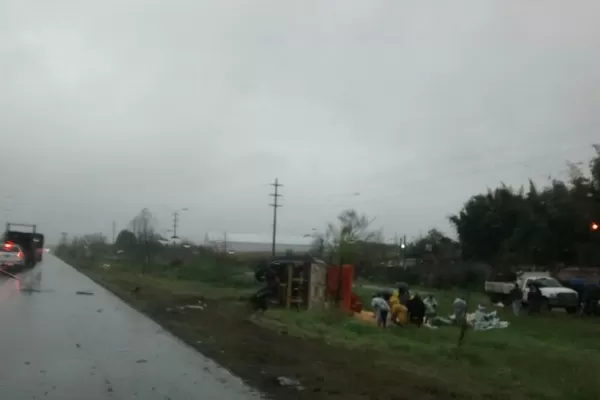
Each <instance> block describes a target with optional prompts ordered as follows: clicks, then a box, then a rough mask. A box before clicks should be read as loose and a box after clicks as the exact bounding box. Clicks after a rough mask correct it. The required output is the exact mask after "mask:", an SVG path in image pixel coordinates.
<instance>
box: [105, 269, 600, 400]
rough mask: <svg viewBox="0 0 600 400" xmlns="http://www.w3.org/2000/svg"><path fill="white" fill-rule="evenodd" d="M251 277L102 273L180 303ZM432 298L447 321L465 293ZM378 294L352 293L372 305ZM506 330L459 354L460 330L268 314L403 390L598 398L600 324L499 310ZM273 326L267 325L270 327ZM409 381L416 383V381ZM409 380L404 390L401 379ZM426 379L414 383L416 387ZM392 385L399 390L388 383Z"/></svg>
mask: <svg viewBox="0 0 600 400" xmlns="http://www.w3.org/2000/svg"><path fill="white" fill-rule="evenodd" d="M245 272H246V271H243V270H234V269H231V270H229V271H228V273H227V274H225V273H223V271H219V272H215V271H212V270H211V267H210V266H206V267H198V269H197V270H195V271H194V272H193V274H192V275H193V279H191V278H190V276H187V275H186V274H183V275H182V274H178V273H175V272H174V271H173V270H171V271H169V272H168V273H165V272H163V273H159V274H153V275H137V274H136V275H135V279H132V274H135V272H132V271H131V267H127V266H119V267H116V268H112V269H111V270H110V271H109V272H106V271H105V272H102V273H103V275H105V279H110V280H119V279H123V280H127V281H128V282H129V284H131V282H139V284H140V286H152V287H156V288H160V289H164V290H166V291H169V292H171V293H176V294H181V295H187V294H189V295H193V294H198V293H201V294H202V295H204V296H206V297H210V298H215V299H225V300H235V299H238V298H239V297H240V296H245V295H248V294H250V293H251V292H252V291H253V290H256V288H257V287H258V286H259V285H257V284H256V282H254V281H253V277H252V276H248V274H247V273H245ZM414 290H417V291H418V292H419V293H422V294H425V293H433V294H434V295H435V296H436V297H437V299H438V302H439V305H440V314H441V315H444V314H450V312H451V304H452V301H453V300H454V298H455V297H456V296H457V295H459V294H464V291H461V290H450V291H436V290H429V289H422V288H415V289H414ZM373 291H374V290H373V289H368V288H365V287H364V286H363V287H360V285H357V287H355V292H356V293H357V294H358V295H359V296H360V297H361V298H363V299H364V302H365V304H367V305H368V304H369V302H370V297H371V294H372V293H373ZM470 304H471V307H470V309H471V310H473V308H474V307H475V306H476V305H477V304H482V305H484V306H486V307H488V309H490V310H492V309H494V307H493V305H492V304H490V303H489V301H488V300H487V298H486V297H485V296H484V295H482V294H480V293H473V294H471V302H470ZM498 311H499V313H500V315H501V317H502V319H505V320H508V321H510V323H511V325H510V326H509V327H508V328H507V329H498V330H491V331H486V332H474V331H469V332H468V333H467V337H466V340H465V342H464V344H463V346H462V347H461V348H460V350H459V351H457V349H456V344H457V339H458V335H459V330H458V329H457V328H456V327H441V328H439V329H436V330H430V329H427V328H421V329H417V328H416V327H405V328H397V327H392V328H390V329H386V330H382V329H377V328H376V327H374V326H372V325H371V324H368V323H365V322H362V321H359V320H357V319H354V318H350V317H348V316H347V315H344V314H342V313H339V312H336V311H305V312H298V311H287V310H283V309H276V310H269V311H268V312H267V314H266V315H265V317H266V319H267V320H268V321H272V322H273V323H274V324H275V325H276V326H281V325H284V326H285V327H286V328H287V332H288V334H289V335H292V336H297V337H304V338H311V339H316V340H321V341H324V342H326V343H328V344H330V345H332V346H338V347H342V348H347V349H348V351H353V350H355V349H357V350H362V351H364V350H367V351H368V354H370V355H371V359H370V360H365V362H370V363H372V364H373V367H374V368H386V369H388V370H389V369H391V370H397V371H398V377H399V378H398V379H399V381H398V382H402V384H409V385H410V384H411V379H410V377H411V376H413V377H415V374H418V378H426V381H428V380H430V381H431V382H432V385H431V387H438V388H439V387H443V388H444V389H447V390H445V392H446V393H448V392H453V393H457V396H458V397H460V398H477V399H479V398H486V399H504V398H506V399H546V400H550V399H556V400H558V399H561V400H562V399H569V400H588V399H589V400H592V399H594V400H595V399H597V398H598V393H600V380H599V379H598V378H597V377H598V373H599V371H600V340H599V339H600V335H599V333H600V329H599V328H600V319H597V318H596V319H594V318H591V319H588V318H580V317H577V316H571V315H567V314H566V313H560V312H555V313H551V314H549V315H544V316H528V315H526V314H525V315H522V316H521V317H519V318H514V317H513V316H512V315H510V312H509V311H510V310H509V308H508V307H507V308H504V309H498ZM266 325H267V326H268V324H266ZM411 374H412V375H411ZM403 377H405V378H406V379H407V381H406V382H404V381H403V380H402V379H403ZM417 381H419V382H422V381H423V379H415V382H417ZM390 384H394V383H393V382H390Z"/></svg>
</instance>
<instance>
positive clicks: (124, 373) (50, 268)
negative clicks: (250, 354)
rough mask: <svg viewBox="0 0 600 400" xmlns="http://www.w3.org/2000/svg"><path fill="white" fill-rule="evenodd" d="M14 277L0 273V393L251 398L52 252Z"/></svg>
mask: <svg viewBox="0 0 600 400" xmlns="http://www.w3.org/2000/svg"><path fill="white" fill-rule="evenodd" d="M19 277H20V278H21V281H18V280H15V279H12V278H9V277H7V276H0V397H1V398H2V399H10V400H21V399H36V398H37V399H56V400H59V399H60V400H68V399H73V400H81V399H89V400H93V399H136V398H137V399H144V400H146V399H147V400H154V399H156V400H166V399H172V400H179V399H181V400H183V399H231V400H235V399H240V400H241V399H251V398H259V396H258V394H256V393H254V392H252V391H251V390H250V389H249V388H247V387H246V386H245V385H244V384H243V383H242V382H241V381H240V380H239V379H238V378H236V377H233V376H232V375H231V374H230V373H229V372H227V371H225V370H224V369H222V368H220V367H218V366H217V365H216V364H215V363H213V362H212V361H211V360H208V359H207V358H205V357H203V356H202V355H200V354H198V353H197V352H195V351H194V350H192V349H190V348H188V347H187V346H186V345H184V344H183V343H182V342H180V341H179V340H178V339H176V338H175V337H173V336H172V335H170V334H169V333H167V332H165V331H163V330H162V328H161V327H160V326H159V325H157V324H156V323H154V322H153V321H151V320H150V319H148V318H147V317H145V316H143V315H142V314H140V313H138V312H137V311H135V310H133V309H132V308H130V307H129V306H128V305H126V304H124V303H123V302H122V301H121V300H119V299H118V298H116V297H115V296H113V295H112V294H110V293H109V292H107V291H106V290H104V289H103V288H101V287H99V286H98V285H96V284H95V283H94V282H92V281H91V280H90V279H88V278H87V277H85V276H83V275H81V274H80V273H78V272H77V271H75V270H74V269H73V268H71V267H70V266H68V265H66V264H65V263H63V262H62V261H60V260H58V259H57V258H55V257H54V256H51V255H46V256H45V260H44V262H43V263H42V264H41V265H39V266H37V267H36V268H35V269H34V270H32V271H29V272H27V273H23V274H19ZM77 291H87V292H91V293H93V295H87V296H83V295H77V294H76V292H77Z"/></svg>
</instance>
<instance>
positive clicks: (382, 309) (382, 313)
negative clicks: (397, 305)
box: [371, 294, 390, 328]
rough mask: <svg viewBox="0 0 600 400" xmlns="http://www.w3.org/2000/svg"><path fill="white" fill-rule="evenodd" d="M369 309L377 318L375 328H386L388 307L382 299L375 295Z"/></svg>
mask: <svg viewBox="0 0 600 400" xmlns="http://www.w3.org/2000/svg"><path fill="white" fill-rule="evenodd" d="M371 309H373V312H374V313H375V316H376V317H377V326H379V327H381V328H385V327H387V319H388V313H389V312H390V305H389V304H388V302H387V301H385V300H384V299H383V297H381V296H379V295H377V294H375V295H373V298H372V299H371Z"/></svg>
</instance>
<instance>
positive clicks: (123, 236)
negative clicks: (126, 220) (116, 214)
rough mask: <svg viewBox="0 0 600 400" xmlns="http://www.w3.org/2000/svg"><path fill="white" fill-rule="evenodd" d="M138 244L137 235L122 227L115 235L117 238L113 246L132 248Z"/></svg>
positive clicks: (119, 248)
mask: <svg viewBox="0 0 600 400" xmlns="http://www.w3.org/2000/svg"><path fill="white" fill-rule="evenodd" d="M137 244H138V240H137V237H136V235H135V233H133V232H132V231H130V230H129V229H123V230H122V231H121V232H119V234H118V235H117V239H116V240H115V247H116V248H117V250H123V251H128V250H133V249H135V247H136V246H137Z"/></svg>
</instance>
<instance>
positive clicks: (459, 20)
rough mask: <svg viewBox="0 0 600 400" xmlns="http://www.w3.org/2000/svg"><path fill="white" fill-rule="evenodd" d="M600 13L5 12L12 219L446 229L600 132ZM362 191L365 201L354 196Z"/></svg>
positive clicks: (169, 8) (20, 7) (528, 6)
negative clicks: (275, 206)
mask: <svg viewBox="0 0 600 400" xmlns="http://www.w3.org/2000/svg"><path fill="white" fill-rule="evenodd" d="M599 11H600V5H598V4H597V2H594V1H592V0H589V1H580V2H577V3H576V4H569V5H568V7H567V6H565V5H564V2H561V1H558V0H552V1H545V2H534V1H525V2H523V1H516V0H515V1H508V2H506V1H505V2H500V1H498V2H477V1H474V0H473V1H457V2H447V3H444V4H438V3H433V2H416V1H413V2H403V1H370V2H359V1H347V0H346V1H327V2H322V1H321V2H317V1H303V2H283V1H262V2H256V1H230V2H219V1H212V2H195V1H183V0H179V1H171V2H168V3H167V2H164V1H149V0H145V1H141V0H120V1H116V0H108V1H103V2H92V1H83V0H77V1H75V0H70V1H69V0H63V1H53V2H35V1H31V0H0V127H1V129H2V130H1V132H2V133H1V137H2V139H3V143H4V147H5V148H6V143H7V141H8V142H10V143H12V142H13V141H14V142H15V147H20V148H22V149H23V150H22V151H21V150H19V151H12V150H10V151H4V152H3V153H2V158H1V159H0V166H1V167H2V170H3V171H11V174H10V179H6V176H5V179H3V186H2V189H3V192H5V193H6V194H9V195H11V196H12V199H10V200H6V199H5V200H2V201H3V202H4V203H5V204H9V206H6V205H5V206H4V209H5V210H6V209H10V211H6V212H5V214H6V216H7V217H9V218H10V219H12V220H27V221H30V222H38V223H39V224H40V225H41V227H42V228H43V229H44V230H45V231H46V232H48V233H49V234H50V236H51V237H52V238H54V239H55V238H57V236H58V233H59V232H60V231H63V230H64V231H69V232H72V233H82V232H86V231H104V232H106V233H109V232H110V229H111V228H110V226H111V223H112V220H117V221H118V223H119V225H120V226H123V225H124V224H125V223H126V222H127V221H128V220H129V219H130V218H131V217H132V216H133V215H134V214H135V213H136V212H137V211H138V210H139V209H141V208H142V207H144V206H148V207H149V208H150V209H151V210H152V211H153V212H154V213H155V214H157V216H158V217H159V220H160V221H161V224H162V225H164V226H165V227H166V226H167V225H168V208H165V207H163V206H161V204H166V205H168V206H169V207H172V208H177V207H189V209H190V211H189V212H188V213H187V214H186V215H185V216H184V217H183V219H182V234H184V235H188V236H191V237H193V238H195V239H197V240H201V239H202V237H203V234H204V232H205V231H224V230H228V231H230V232H257V233H265V232H268V231H269V229H270V209H269V208H268V207H267V203H268V202H269V198H268V196H267V194H268V193H269V191H270V187H269V186H268V185H267V183H268V182H270V181H272V179H273V178H274V177H276V176H277V177H279V178H280V180H281V181H282V182H283V183H284V184H285V187H284V188H283V193H284V195H285V197H284V198H283V204H284V208H282V209H281V216H280V221H281V225H280V230H281V232H282V234H283V233H285V234H289V235H294V234H300V235H301V234H303V233H305V232H307V231H309V230H310V229H311V228H313V227H316V228H320V227H322V226H324V223H325V222H326V221H328V220H331V219H333V218H334V217H335V215H336V214H337V213H338V212H339V211H340V210H341V209H343V208H346V207H356V208H357V209H359V210H360V211H364V212H367V213H369V214H370V215H376V216H377V222H378V223H379V224H380V225H381V226H383V227H384V228H385V230H386V231H387V232H388V234H390V235H391V234H393V232H395V231H398V232H399V233H406V234H408V235H414V234H417V233H418V232H419V231H420V230H422V231H425V230H427V229H428V228H430V227H433V226H439V227H442V228H444V229H447V223H446V221H445V217H446V216H447V215H448V214H449V213H452V212H455V211H457V209H458V208H459V207H460V206H461V203H462V202H463V201H465V200H466V199H467V198H468V197H469V196H470V195H472V194H474V193H476V192H478V191H481V190H484V189H485V188H486V186H490V185H495V184H497V183H498V182H500V181H501V180H502V181H505V182H507V183H511V184H520V183H523V182H525V181H526V179H527V177H530V176H531V177H533V178H534V179H536V180H538V181H540V182H543V181H544V179H545V178H546V177H547V176H548V175H550V174H552V175H554V176H558V175H560V174H561V172H562V170H564V160H566V159H572V160H579V159H584V158H585V157H587V156H589V155H590V151H589V147H588V145H589V144H591V143H592V142H593V141H594V139H596V138H597V137H598V136H597V134H596V133H595V132H596V131H597V130H598V124H599V123H600V121H599V117H597V115H596V114H597V113H596V110H597V109H598V106H600V95H599V94H598V93H600V90H599V89H600V76H599V73H598V71H600V51H599V50H600V28H599V27H598V24H597V23H596V21H597V17H598V15H599ZM355 192H360V196H352V193H355Z"/></svg>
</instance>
